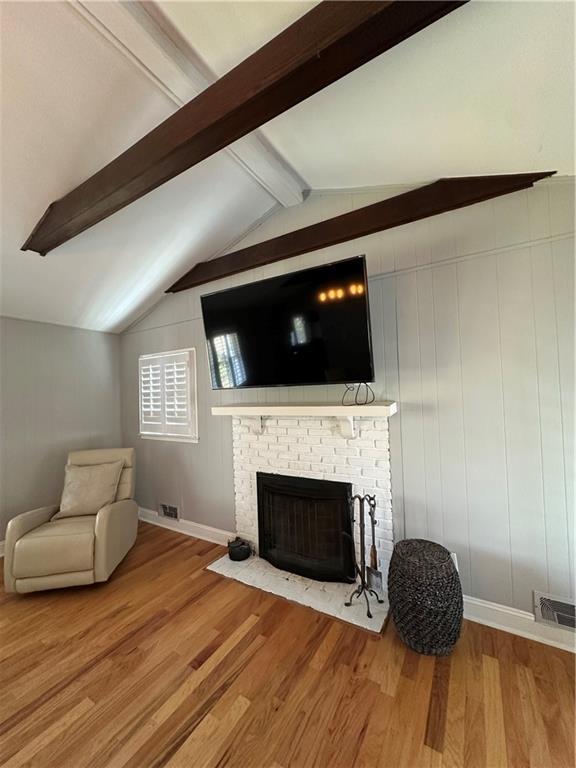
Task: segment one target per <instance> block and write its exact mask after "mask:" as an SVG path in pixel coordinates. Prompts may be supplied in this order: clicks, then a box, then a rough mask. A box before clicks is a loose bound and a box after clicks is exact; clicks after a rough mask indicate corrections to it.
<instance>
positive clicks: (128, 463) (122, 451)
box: [68, 448, 136, 501]
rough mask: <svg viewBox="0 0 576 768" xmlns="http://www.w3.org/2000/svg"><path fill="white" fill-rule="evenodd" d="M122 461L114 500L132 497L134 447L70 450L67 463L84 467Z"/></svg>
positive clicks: (134, 463)
mask: <svg viewBox="0 0 576 768" xmlns="http://www.w3.org/2000/svg"><path fill="white" fill-rule="evenodd" d="M113 461H123V462H124V468H123V469H122V473H121V474H120V482H119V483H118V490H117V491H116V501H123V500H124V499H132V498H134V470H135V465H136V456H135V452H134V448H96V449H94V450H91V451H70V453H69V454H68V464H75V465H76V466H80V467H85V466H87V465H89V464H109V463H111V462H113Z"/></svg>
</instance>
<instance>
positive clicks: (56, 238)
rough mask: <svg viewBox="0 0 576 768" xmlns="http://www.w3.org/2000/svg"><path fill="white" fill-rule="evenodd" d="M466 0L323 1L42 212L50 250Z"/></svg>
mask: <svg viewBox="0 0 576 768" xmlns="http://www.w3.org/2000/svg"><path fill="white" fill-rule="evenodd" d="M467 1H468V0H459V1H456V2H445V0H432V1H431V2H421V1H419V0H388V1H387V2H380V1H378V0H367V1H365V0H326V1H325V2H321V3H319V4H318V5H317V6H315V7H314V8H313V9H312V10H311V11H309V12H308V13H307V14H305V15H304V16H303V17H302V18H300V19H299V20H298V21H296V22H295V23H294V24H292V25H291V26H290V27H288V28H287V29H286V30H284V31H283V32H281V33H280V34H279V35H278V36H277V37H275V38H274V39H273V40H271V41H270V42H269V43H267V44H266V45H264V46H263V47H262V48H260V49H259V50H258V51H256V53H254V54H253V55H252V56H249V57H248V58H247V59H245V60H244V61H243V62H242V63H241V64H239V65H238V66H237V67H235V68H234V69H232V70H231V71H230V72H228V73H227V74H226V75H225V76H224V77H222V78H220V79H219V80H218V81H217V82H215V83H214V84H213V85H211V86H210V87H209V88H207V89H206V90H205V91H203V92H202V93H201V94H199V95H198V96H197V97H196V98H195V99H193V100H192V101H190V102H189V103H188V104H186V105H184V106H183V107H181V109H179V110H178V112H176V113H175V114H174V115H172V116H171V117H169V118H168V119H167V120H165V121H164V122H163V123H161V124H160V125H159V126H158V127H157V128H155V129H154V130H153V131H151V132H150V133H148V134H147V135H146V136H144V138H142V139H140V141H138V142H137V143H136V144H134V145H133V146H132V147H130V148H129V149H127V150H126V151H125V152H123V153H122V154H121V155H119V156H118V157H117V158H116V159H115V160H113V161H112V162H111V163H109V164H108V165H107V166H105V167H104V168H102V170H100V171H98V172H97V173H95V174H94V175H93V176H91V177H90V178H89V179H87V180H86V181H85V182H83V183H82V184H81V185H80V186H79V187H76V188H75V189H73V190H72V191H71V192H69V193H68V194H67V195H65V196H64V197H62V198H61V199H60V200H56V201H55V202H53V203H52V204H51V205H50V206H49V207H48V209H47V211H46V212H45V214H44V216H43V217H42V218H41V219H40V221H39V222H38V224H36V227H35V228H34V230H33V232H32V233H31V235H30V236H29V237H28V239H27V240H26V242H25V243H24V245H23V246H22V250H24V251H27V250H31V251H37V252H38V253H41V254H42V255H45V254H46V253H48V251H51V250H52V249H53V248H56V246H58V245H60V244H61V243H64V242H66V241H67V240H70V239H71V238H73V237H74V236H75V235H77V234H79V233H80V232H83V231H84V230H86V229H88V228H89V227H91V226H93V225H94V224H96V223H97V222H99V221H102V220H103V219H106V218H107V217H108V216H111V215H112V214H113V213H115V212H116V211H119V210H120V209H121V208H123V207H124V206H126V205H129V204H130V203H131V202H133V201H134V200H137V199H138V198H140V197H142V196H143V195H145V194H147V193H148V192H150V191H152V190H153V189H155V188H156V187H158V186H160V185H161V184H164V183H165V182H166V181H168V180H170V179H172V178H174V177H175V176H177V175H178V174H180V173H182V172H183V171H185V170H187V169H188V168H191V167H192V166H193V165H196V164H197V163H199V162H200V161H201V160H204V159H205V158H207V157H210V155H213V154H214V153H215V152H217V151H218V150H220V149H223V148H224V147H227V146H228V145H229V144H231V143H232V142H233V141H236V140H237V139H239V138H241V137H242V136H245V135H246V134H247V133H250V131H253V130H255V129H256V128H258V127H259V126H261V125H263V124H264V123H267V122H268V121H269V120H271V119H272V118H274V117H276V116H277V115H280V114H282V113H283V112H285V111H286V110H287V109H290V107H293V106H295V105H296V104H299V103H300V102H301V101H304V100H305V99H307V98H308V97H309V96H312V95H313V94H315V93H317V92H318V91H321V90H322V89H323V88H326V86H328V85H330V84H331V83H334V82H335V81H336V80H339V79H340V78H341V77H344V76H345V75H347V74H349V73H350V72H352V71H353V70H355V69H357V68H358V67H361V66H362V65H363V64H365V63H366V62H368V61H370V60H371V59H373V58H375V57H376V56H379V55H380V54H381V53H383V52H384V51H387V50H389V49H390V48H392V47H393V46H395V45H397V44H398V43H400V42H402V41H403V40H406V39H407V38H409V37H411V36H412V35H414V34H416V32H418V31H420V30H421V29H423V28H424V27H427V26H428V25H430V24H432V23H434V22H435V21H437V20H438V19H440V18H442V17H443V16H445V15H446V14H447V13H450V12H451V11H453V10H455V9H456V8H459V7H460V6H461V5H464V4H465V2H467Z"/></svg>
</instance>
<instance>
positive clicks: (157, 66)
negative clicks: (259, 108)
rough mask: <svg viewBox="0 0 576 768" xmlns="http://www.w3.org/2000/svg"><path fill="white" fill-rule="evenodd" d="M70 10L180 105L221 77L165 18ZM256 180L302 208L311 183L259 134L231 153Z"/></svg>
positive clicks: (104, 9)
mask: <svg viewBox="0 0 576 768" xmlns="http://www.w3.org/2000/svg"><path fill="white" fill-rule="evenodd" d="M70 7H72V8H74V10H75V11H77V13H79V14H80V16H81V17H82V18H83V19H84V21H86V22H87V23H88V24H90V25H91V26H92V27H93V28H94V29H95V30H96V31H97V32H98V33H99V34H101V35H102V36H103V37H104V39H105V40H107V41H108V42H109V43H110V44H111V45H113V46H114V47H115V48H116V49H117V50H118V51H119V52H120V53H121V54H122V55H123V56H125V57H126V59H128V61H130V62H131V64H133V65H134V66H135V67H137V68H138V69H139V70H140V71H141V72H142V73H143V74H144V75H145V76H146V77H147V78H148V79H149V80H150V81H151V82H152V83H154V85H155V86H156V87H157V88H159V89H160V90H161V91H162V92H163V93H164V94H165V95H166V96H167V97H168V98H169V99H170V100H171V101H172V102H173V103H174V104H175V105H176V106H177V107H181V106H183V105H184V104H186V103H187V102H189V101H191V100H192V99H194V98H195V97H196V96H197V95H198V94H199V93H201V92H202V91H203V90H205V89H206V88H207V87H208V86H210V85H211V84H212V83H213V82H215V81H216V79H217V78H216V77H215V76H214V74H213V73H212V72H210V70H209V69H208V67H207V66H206V65H205V64H204V65H201V63H200V62H199V61H198V60H197V55H196V53H195V51H194V50H193V49H192V48H191V46H190V45H189V44H188V43H187V41H185V40H184V39H183V38H182V36H181V35H178V40H175V39H174V38H175V37H176V32H177V31H176V30H174V29H172V25H171V24H170V23H169V22H168V20H167V19H164V17H163V16H158V15H157V14H154V15H152V14H151V13H150V12H148V11H147V10H146V9H145V8H143V7H142V4H140V3H102V2H90V0H79V1H78V2H75V1H72V0H70ZM225 152H227V153H228V154H229V155H230V156H231V157H232V158H233V159H234V160H235V161H236V162H237V163H238V164H239V165H240V166H241V167H242V168H243V169H244V170H245V171H246V172H247V173H248V174H249V175H250V176H252V178H253V179H255V180H256V181H257V182H258V183H259V184H260V185H261V186H262V187H264V189H265V190H266V191H267V192H269V193H270V194H271V195H272V197H274V198H275V199H276V200H277V201H278V202H279V203H281V204H282V205H283V206H285V207H289V206H292V205H299V204H300V203H302V202H303V201H304V198H305V196H306V194H307V184H306V182H305V181H304V179H302V177H301V176H300V175H299V174H298V173H297V172H296V171H295V170H294V169H293V168H292V167H291V166H290V165H289V163H288V162H287V161H286V160H285V159H284V158H283V157H282V156H281V155H280V153H279V152H277V151H276V149H275V148H274V147H273V146H272V145H271V143H270V142H269V141H268V140H267V139H266V138H265V137H264V136H262V135H261V134H259V132H258V131H254V132H252V133H251V134H250V135H248V136H245V137H243V138H241V139H239V140H238V141H235V142H234V143H233V144H232V145H231V146H229V147H227V148H226V149H225Z"/></svg>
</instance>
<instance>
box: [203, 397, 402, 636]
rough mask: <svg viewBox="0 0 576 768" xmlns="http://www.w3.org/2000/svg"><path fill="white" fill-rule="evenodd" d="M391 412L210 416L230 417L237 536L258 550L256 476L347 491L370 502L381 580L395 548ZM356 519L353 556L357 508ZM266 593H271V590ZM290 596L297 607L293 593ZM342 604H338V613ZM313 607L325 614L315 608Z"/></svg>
mask: <svg viewBox="0 0 576 768" xmlns="http://www.w3.org/2000/svg"><path fill="white" fill-rule="evenodd" d="M395 412H396V404H395V403H378V404H374V405H370V406H354V407H343V406H329V405H318V406H296V405H290V406H268V407H266V406H265V405H261V406H240V405H239V406H221V407H215V408H213V413H214V414H215V415H223V416H224V415H228V416H232V417H233V420H232V434H233V450H234V490H235V519H236V532H237V534H238V535H239V536H241V537H242V538H245V539H248V540H249V541H250V542H252V543H253V544H254V545H255V547H256V550H257V549H258V501H257V473H258V472H266V473H273V474H279V475H289V476H295V477H305V478H314V479H318V480H328V481H330V480H332V481H338V482H345V483H350V484H351V485H352V493H353V494H360V495H365V494H370V495H374V496H375V497H376V521H377V526H376V547H377V554H378V567H379V568H380V570H382V572H383V574H384V578H385V577H386V572H387V569H388V562H389V559H390V556H391V554H392V548H393V544H394V536H393V527H392V495H391V481H390V444H389V432H388V417H389V416H391V415H392V414H394V413H395ZM355 518H356V519H355V525H354V538H355V541H356V549H357V552H358V545H359V525H358V507H356V514H355ZM369 523H370V521H369V518H368V515H366V536H365V538H366V553H367V557H368V552H369V548H370V545H371V543H372V542H371V530H370V524H369ZM261 562H262V563H263V561H261ZM233 565H234V566H236V565H240V564H233ZM228 570H229V567H228V566H224V570H223V571H220V572H223V573H225V575H232V574H231V573H229V572H228ZM282 573H284V572H283V571H282ZM301 578H302V577H295V579H301ZM240 580H243V579H242V578H240ZM245 580H246V581H247V583H251V582H250V580H249V579H245ZM306 581H309V580H306ZM254 585H255V586H260V584H258V583H256V584H254ZM349 586H350V585H344V584H339V585H338V587H339V588H343V589H344V591H350V589H349ZM263 588H267V587H266V586H265V585H264V586H263ZM270 591H275V589H274V588H273V587H270ZM290 596H291V598H292V599H295V600H297V601H298V599H299V598H298V594H297V592H294V593H291V595H290ZM340 603H341V600H339V606H340ZM307 604H311V603H307ZM314 607H319V609H320V610H323V609H322V607H320V606H318V605H315V604H314ZM361 611H362V609H361V608H360V612H361ZM326 612H331V611H330V610H327V611H326ZM346 615H347V614H344V618H345V617H346ZM352 620H353V619H352ZM353 621H354V622H355V623H361V622H360V621H358V622H356V621H355V620H353Z"/></svg>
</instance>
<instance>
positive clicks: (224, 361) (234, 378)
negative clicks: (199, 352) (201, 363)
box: [208, 333, 246, 389]
mask: <svg viewBox="0 0 576 768" xmlns="http://www.w3.org/2000/svg"><path fill="white" fill-rule="evenodd" d="M208 356H209V358H210V372H211V374H212V387H213V389H220V388H222V387H224V388H230V387H239V386H241V385H242V384H244V382H245V381H246V369H245V367H244V360H243V359H242V354H241V352H240V342H239V341H238V334H237V333H224V334H222V335H221V336H214V337H213V338H212V339H210V342H209V344H208Z"/></svg>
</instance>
